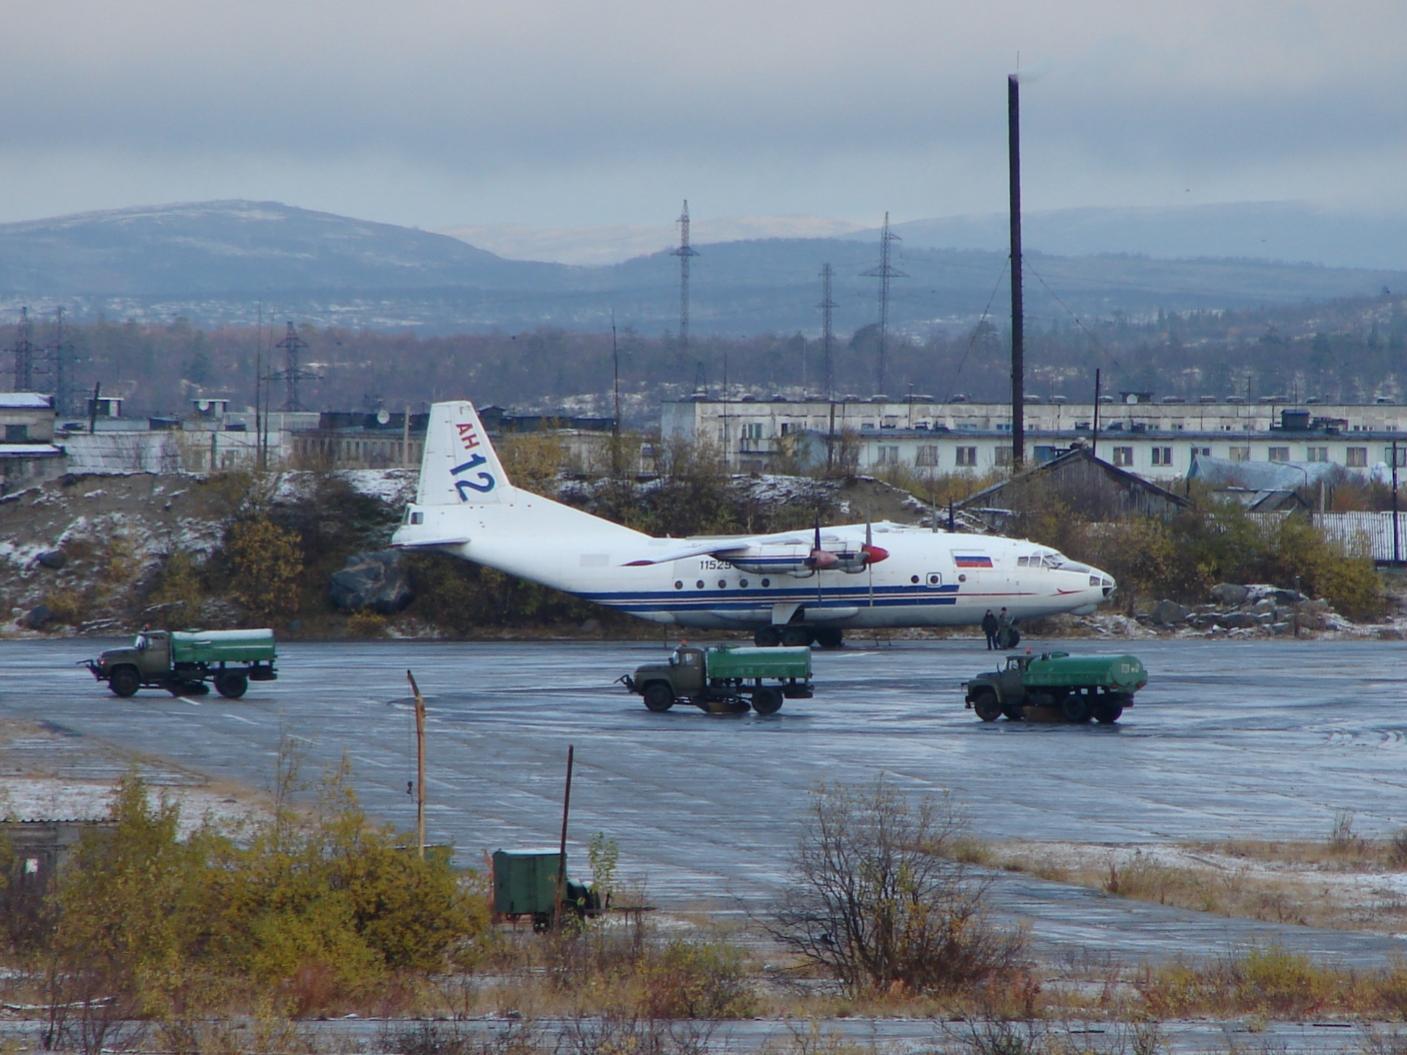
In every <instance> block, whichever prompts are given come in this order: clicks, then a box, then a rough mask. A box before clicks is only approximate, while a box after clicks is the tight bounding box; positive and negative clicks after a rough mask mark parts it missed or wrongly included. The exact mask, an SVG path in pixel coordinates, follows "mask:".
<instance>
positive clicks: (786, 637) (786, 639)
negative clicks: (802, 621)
mask: <svg viewBox="0 0 1407 1055" xmlns="http://www.w3.org/2000/svg"><path fill="white" fill-rule="evenodd" d="M814 640H816V635H815V634H813V633H812V632H811V628H810V627H809V626H787V627H783V628H782V644H784V645H787V646H788V647H790V648H797V647H801V648H807V647H809V646H810V644H811V642H812V641H814Z"/></svg>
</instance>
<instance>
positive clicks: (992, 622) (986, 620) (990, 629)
mask: <svg viewBox="0 0 1407 1055" xmlns="http://www.w3.org/2000/svg"><path fill="white" fill-rule="evenodd" d="M982 633H984V634H986V635H987V651H988V652H992V651H995V649H996V647H997V617H996V616H994V615H993V614H992V610H991V609H990V608H988V609H987V614H986V615H984V616H983V617H982Z"/></svg>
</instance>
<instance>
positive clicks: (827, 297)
mask: <svg viewBox="0 0 1407 1055" xmlns="http://www.w3.org/2000/svg"><path fill="white" fill-rule="evenodd" d="M816 307H818V308H820V309H821V348H822V349H823V350H824V353H825V364H826V367H825V369H826V399H827V400H830V399H834V398H835V364H834V362H833V361H832V359H831V349H832V348H833V347H834V344H835V334H834V332H833V331H832V330H831V312H832V311H833V310H834V309H835V301H833V300H831V266H830V264H822V265H821V303H819V304H817V305H816Z"/></svg>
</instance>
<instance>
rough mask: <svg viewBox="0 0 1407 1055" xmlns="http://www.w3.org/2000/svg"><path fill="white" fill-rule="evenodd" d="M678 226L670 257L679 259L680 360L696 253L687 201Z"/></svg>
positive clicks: (685, 341) (685, 349)
mask: <svg viewBox="0 0 1407 1055" xmlns="http://www.w3.org/2000/svg"><path fill="white" fill-rule="evenodd" d="M675 222H676V223H678V224H679V248H678V249H676V250H674V252H673V253H671V254H670V255H671V256H677V257H678V258H679V356H680V358H681V359H682V358H683V357H684V356H685V355H687V354H688V351H689V258H690V257H692V256H698V255H699V254H698V252H697V251H696V250H695V249H694V248H693V247H692V246H691V245H689V199H688V198H685V199H684V209H683V211H682V212H681V213H680V214H679V219H678V220H676V221H675Z"/></svg>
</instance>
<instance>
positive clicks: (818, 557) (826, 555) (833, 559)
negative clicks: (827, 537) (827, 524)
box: [806, 519, 839, 571]
mask: <svg viewBox="0 0 1407 1055" xmlns="http://www.w3.org/2000/svg"><path fill="white" fill-rule="evenodd" d="M837 563H839V558H838V557H837V556H836V555H835V554H834V553H832V552H831V551H830V550H828V549H822V548H821V522H820V520H819V519H818V520H817V521H816V536H815V539H814V541H813V542H812V543H811V555H810V556H809V557H807V558H806V566H807V567H808V568H810V569H811V570H812V571H822V570H823V569H825V568H834V567H835V566H836V564H837Z"/></svg>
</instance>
